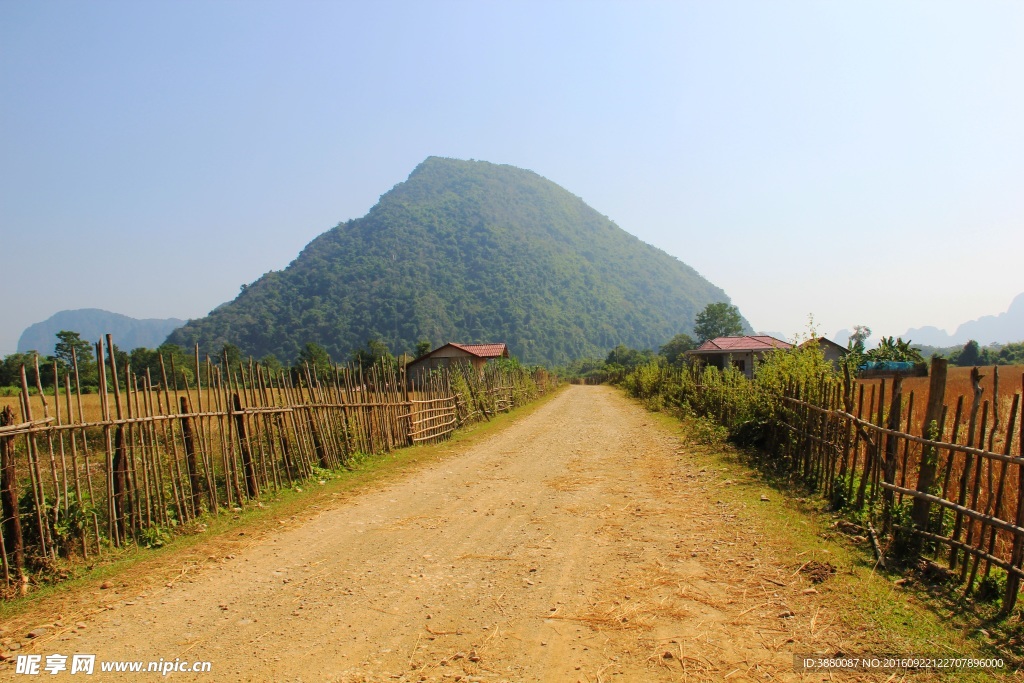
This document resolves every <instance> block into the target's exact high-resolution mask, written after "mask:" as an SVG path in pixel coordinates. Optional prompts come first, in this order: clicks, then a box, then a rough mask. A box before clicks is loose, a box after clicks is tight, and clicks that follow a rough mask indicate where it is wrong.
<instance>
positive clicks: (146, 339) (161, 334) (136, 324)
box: [18, 308, 185, 355]
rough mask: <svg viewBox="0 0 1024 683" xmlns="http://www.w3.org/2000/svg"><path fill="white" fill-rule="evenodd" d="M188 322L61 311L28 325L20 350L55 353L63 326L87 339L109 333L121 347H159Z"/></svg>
mask: <svg viewBox="0 0 1024 683" xmlns="http://www.w3.org/2000/svg"><path fill="white" fill-rule="evenodd" d="M184 324H185V321H184V320H180V319H178V318H148V319H145V320H140V319H138V318H131V317H129V316H127V315H121V314H120V313H112V312H110V311H104V310H102V309H99V308H78V309H74V310H69V311H60V312H58V313H54V314H53V315H52V316H50V317H49V318H47V319H46V320H44V321H42V322H38V323H35V324H34V325H29V326H28V327H27V328H25V331H24V332H22V333H21V338H19V339H18V353H26V352H28V351H38V352H39V353H41V354H43V355H50V354H52V353H53V350H54V346H55V345H56V343H57V337H56V334H57V333H58V332H60V331H61V330H70V331H72V332H78V333H79V335H81V337H82V339H85V340H86V341H90V342H95V341H99V340H100V339H101V338H103V336H104V335H106V334H108V333H109V334H111V335H113V337H114V343H115V344H117V346H118V348H121V349H124V350H125V351H130V350H131V349H135V348H138V347H140V346H144V347H146V348H156V347H157V346H159V345H160V344H162V343H163V342H164V340H165V339H167V335H169V334H170V333H171V332H172V331H173V330H175V329H176V328H178V327H181V326H182V325H184Z"/></svg>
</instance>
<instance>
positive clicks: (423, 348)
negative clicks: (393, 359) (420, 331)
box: [416, 339, 431, 358]
mask: <svg viewBox="0 0 1024 683" xmlns="http://www.w3.org/2000/svg"><path fill="white" fill-rule="evenodd" d="M430 347H431V344H430V342H429V341H428V340H426V339H422V340H420V342H419V343H417V344H416V357H417V358H422V357H423V356H425V355H427V354H428V353H430Z"/></svg>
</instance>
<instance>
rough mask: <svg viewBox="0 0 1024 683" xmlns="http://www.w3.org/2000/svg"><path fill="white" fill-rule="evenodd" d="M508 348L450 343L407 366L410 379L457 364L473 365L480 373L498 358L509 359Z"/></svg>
mask: <svg viewBox="0 0 1024 683" xmlns="http://www.w3.org/2000/svg"><path fill="white" fill-rule="evenodd" d="M508 357H509V356H508V346H506V345H505V344H456V343H455V342H448V343H447V344H445V345H444V346H439V347H437V348H436V349H434V350H433V351H431V352H430V353H425V354H423V355H422V356H420V357H419V358H417V359H416V360H414V361H413V362H411V363H409V365H407V366H406V372H407V373H408V375H409V376H410V377H412V376H414V375H416V374H419V373H421V372H430V371H432V370H438V369H440V368H444V367H451V366H452V365H455V364H457V363H466V364H469V365H472V366H473V367H474V368H476V369H477V370H479V371H481V372H482V371H483V369H484V366H485V365H486V364H487V363H488V362H490V361H493V360H496V359H498V358H508Z"/></svg>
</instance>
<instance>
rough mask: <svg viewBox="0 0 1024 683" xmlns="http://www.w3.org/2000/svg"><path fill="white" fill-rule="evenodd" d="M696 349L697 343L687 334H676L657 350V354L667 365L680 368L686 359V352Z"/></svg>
mask: <svg viewBox="0 0 1024 683" xmlns="http://www.w3.org/2000/svg"><path fill="white" fill-rule="evenodd" d="M695 348H697V342H695V341H694V340H693V337H691V336H690V335H688V334H677V335H676V336H674V337H672V339H670V340H669V341H668V342H667V343H666V344H665V345H664V346H662V347H661V348H660V349H658V353H660V354H661V355H662V356H664V357H665V360H667V361H668V363H669V365H675V366H680V365H682V364H683V359H684V358H685V357H686V352H687V351H691V350H693V349H695Z"/></svg>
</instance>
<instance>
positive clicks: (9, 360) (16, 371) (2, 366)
mask: <svg viewBox="0 0 1024 683" xmlns="http://www.w3.org/2000/svg"><path fill="white" fill-rule="evenodd" d="M37 355H38V352H36V351H29V352H28V353H12V354H10V355H8V356H4V360H3V362H2V363H0V387H7V386H10V387H16V386H19V385H20V384H21V366H22V365H24V366H25V373H26V375H27V377H28V383H29V384H30V385H34V384H35V381H36V379H35V378H36V356H37Z"/></svg>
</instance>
